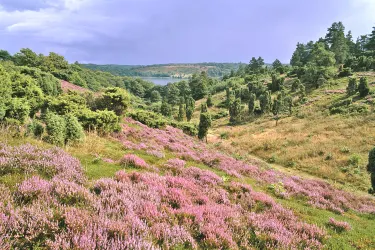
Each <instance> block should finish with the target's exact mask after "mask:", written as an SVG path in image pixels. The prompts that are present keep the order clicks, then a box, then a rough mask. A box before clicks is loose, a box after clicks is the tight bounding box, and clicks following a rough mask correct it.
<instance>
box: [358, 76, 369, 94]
mask: <svg viewBox="0 0 375 250" xmlns="http://www.w3.org/2000/svg"><path fill="white" fill-rule="evenodd" d="M358 91H359V96H360V97H365V96H367V95H368V94H369V93H370V88H369V86H368V82H367V78H366V77H361V79H360V81H359V85H358Z"/></svg>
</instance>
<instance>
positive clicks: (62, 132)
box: [45, 112, 66, 146]
mask: <svg viewBox="0 0 375 250" xmlns="http://www.w3.org/2000/svg"><path fill="white" fill-rule="evenodd" d="M45 120H46V121H45V122H46V129H47V134H48V136H47V137H46V140H47V141H48V142H49V143H52V144H54V145H57V146H63V145H64V144H65V136H66V123H65V119H64V118H63V117H61V116H59V115H56V114H54V113H51V112H49V113H47V114H46V119H45Z"/></svg>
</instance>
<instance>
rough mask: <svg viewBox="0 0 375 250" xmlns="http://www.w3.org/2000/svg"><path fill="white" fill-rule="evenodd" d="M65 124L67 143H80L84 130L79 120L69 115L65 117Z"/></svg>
mask: <svg viewBox="0 0 375 250" xmlns="http://www.w3.org/2000/svg"><path fill="white" fill-rule="evenodd" d="M65 124H66V137H65V142H66V143H69V142H75V141H79V140H81V139H82V138H83V136H84V133H83V128H82V125H81V124H80V123H79V122H78V119H77V118H76V117H75V116H73V115H71V114H69V115H66V116H65Z"/></svg>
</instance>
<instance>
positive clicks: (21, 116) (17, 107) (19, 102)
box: [5, 98, 30, 124]
mask: <svg viewBox="0 0 375 250" xmlns="http://www.w3.org/2000/svg"><path fill="white" fill-rule="evenodd" d="M29 114H30V106H29V105H28V103H27V102H26V101H25V100H24V99H20V98H13V99H12V100H11V101H10V103H9V104H8V108H7V111H6V114H5V117H6V118H11V119H15V120H18V121H19V122H20V123H21V124H23V123H25V121H26V118H27V117H28V116H29Z"/></svg>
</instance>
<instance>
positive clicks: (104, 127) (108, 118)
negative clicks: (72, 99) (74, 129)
mask: <svg viewBox="0 0 375 250" xmlns="http://www.w3.org/2000/svg"><path fill="white" fill-rule="evenodd" d="M77 118H78V120H79V121H80V122H81V124H82V126H83V128H84V129H85V130H97V131H98V132H99V133H101V134H108V133H111V132H114V131H119V130H120V125H119V117H118V116H117V115H116V114H115V113H114V112H113V111H108V110H98V111H96V112H94V111H91V110H89V109H84V110H81V111H80V112H79V113H78V114H77Z"/></svg>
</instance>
